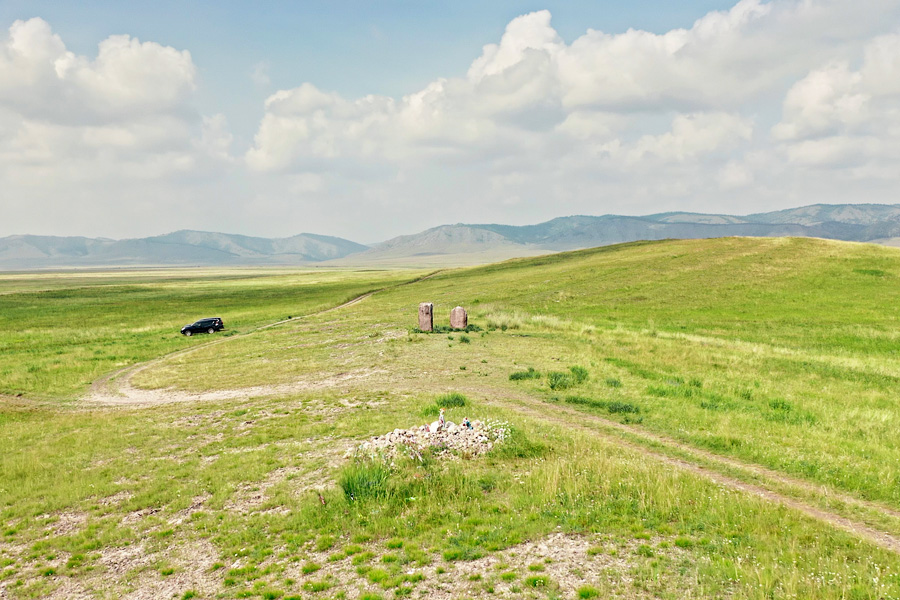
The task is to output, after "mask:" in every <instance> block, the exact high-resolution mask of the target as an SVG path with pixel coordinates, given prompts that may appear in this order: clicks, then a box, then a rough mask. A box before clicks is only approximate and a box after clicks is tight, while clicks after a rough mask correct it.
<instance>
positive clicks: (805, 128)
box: [0, 0, 900, 241]
mask: <svg viewBox="0 0 900 600" xmlns="http://www.w3.org/2000/svg"><path fill="white" fill-rule="evenodd" d="M263 64H264V63H260V65H263ZM241 77H242V79H243V80H244V81H246V78H247V75H246V74H242V75H241ZM263 77H264V79H265V81H264V82H265V83H268V75H267V74H266V73H265V70H264V69H263V68H259V69H257V70H256V71H255V72H254V74H253V78H254V81H257V83H263ZM198 85H200V84H199V83H198V78H197V67H196V66H195V65H194V63H193V61H192V58H191V55H190V53H189V52H188V51H186V50H176V49H173V48H169V47H164V46H161V45H159V44H156V43H153V42H141V41H139V40H137V39H134V38H131V37H129V36H113V37H110V38H108V39H106V40H104V41H102V42H101V43H100V44H99V46H98V52H97V56H96V57H94V58H88V57H84V56H76V55H74V54H73V53H72V52H70V51H68V50H66V47H65V45H64V43H63V41H62V40H61V39H60V38H59V37H58V36H57V35H55V34H54V33H53V32H52V30H51V28H50V26H49V25H48V24H47V23H45V22H44V21H42V20H40V19H32V20H30V21H25V22H21V21H19V22H16V23H14V24H13V25H12V27H11V28H10V29H9V33H8V36H7V38H6V39H5V40H3V39H0V184H4V187H5V188H6V189H7V190H8V191H7V192H6V194H7V195H6V197H5V198H4V200H3V203H4V212H6V211H9V210H10V208H9V207H12V208H13V209H14V210H18V211H23V214H26V213H27V207H26V204H27V205H29V206H31V205H34V206H42V207H43V209H44V211H45V212H46V210H47V208H48V207H49V206H51V205H52V206H53V210H60V211H62V214H67V213H66V210H68V211H69V213H71V218H72V219H73V220H74V221H76V222H77V221H78V220H79V219H80V220H81V221H85V215H88V216H89V217H90V219H97V218H101V217H102V216H103V214H104V212H106V213H111V214H109V215H107V216H108V217H109V218H107V219H105V221H104V222H108V223H110V224H113V223H116V222H119V221H118V219H121V218H122V215H123V213H127V212H128V211H135V214H136V215H138V216H139V217H140V218H141V219H146V221H144V223H145V226H143V227H144V228H141V227H136V226H133V227H131V229H130V230H129V233H133V234H135V235H137V234H146V233H157V232H159V231H160V230H163V231H165V230H170V229H174V228H177V227H178V226H179V225H178V224H177V223H178V219H177V218H176V217H175V216H173V215H178V214H179V213H185V214H187V215H188V216H190V217H191V218H197V217H200V216H202V215H203V214H208V213H213V214H216V215H219V216H218V217H216V218H214V219H212V220H211V222H210V224H209V225H203V224H202V223H201V224H199V225H193V224H192V225H190V226H192V227H195V228H207V229H212V228H219V229H227V228H229V225H231V227H230V230H233V231H241V232H243V231H247V232H248V233H249V232H252V233H258V234H268V235H281V234H290V233H296V232H299V231H310V230H312V231H319V232H322V233H331V234H336V235H345V236H348V237H352V238H355V239H357V240H360V241H375V240H379V239H384V238H386V237H389V236H392V235H396V234H400V233H410V232H412V231H416V230H418V229H422V228H424V227H428V226H431V225H435V224H439V223H445V222H454V221H466V222H486V221H500V222H509V223H527V222H535V221H538V220H543V219H547V218H552V217H554V216H560V215H564V214H577V213H588V214H602V213H606V212H618V213H630V214H635V213H646V212H656V211H665V210H701V211H721V212H730V213H749V212H754V211H757V210H768V209H773V208H780V207H787V206H796V205H799V204H807V203H815V202H886V203H894V202H897V201H898V199H897V197H896V189H897V185H898V184H900V169H897V168H896V164H897V159H898V158H900V108H898V107H900V102H898V100H900V1H896V0H895V1H887V0H864V1H862V2H857V3H852V6H851V3H847V2H843V1H832V0H819V1H816V0H802V1H793V0H772V1H771V2H762V1H761V0H741V1H740V2H738V3H737V4H736V5H735V6H734V7H733V8H732V9H730V10H728V11H723V12H712V13H709V14H707V15H705V16H703V17H701V18H700V19H698V20H697V21H696V22H695V23H694V24H693V26H692V27H690V28H686V29H673V30H671V31H668V32H665V33H662V34H655V33H649V32H645V31H638V30H628V31H626V32H622V33H604V32H602V31H597V30H592V29H588V30H587V31H586V33H584V34H583V35H582V36H580V37H578V38H577V39H574V40H572V41H571V42H566V41H565V40H563V39H562V38H561V36H560V35H559V34H558V33H557V31H556V30H555V29H554V28H553V25H552V21H551V15H550V13H549V12H548V11H537V12H533V13H529V14H525V15H522V16H520V17H518V18H516V19H514V20H513V21H511V22H510V23H509V24H508V25H507V27H506V30H505V33H504V34H503V36H502V38H501V39H500V40H498V41H497V42H496V43H492V44H488V45H486V46H484V47H483V48H482V50H481V53H480V55H478V56H477V57H476V58H475V59H474V60H473V61H472V62H471V64H470V65H469V66H468V69H467V71H466V74H465V76H463V77H457V78H435V79H434V80H433V81H431V82H430V83H429V84H428V85H427V86H425V87H424V88H423V89H421V90H418V91H414V92H411V93H409V94H407V95H405V96H403V97H400V98H393V97H386V96H378V95H368V96H364V97H359V98H347V97H344V96H342V95H341V94H338V93H335V92H331V91H328V90H323V89H319V88H318V87H317V86H316V85H315V84H314V83H312V82H303V83H299V85H297V87H294V88H291V89H283V90H279V91H277V92H275V93H274V94H272V95H270V96H269V97H268V98H267V99H266V100H265V103H264V105H263V107H262V116H261V119H260V123H259V127H258V130H257V132H256V135H255V137H254V139H253V141H252V143H251V144H250V146H249V147H247V148H234V143H233V141H232V137H231V135H230V133H229V130H228V125H227V122H226V120H225V118H224V117H223V116H222V115H202V114H200V112H199V111H198V110H197V109H196V108H195V107H194V102H195V95H196V93H197V88H198ZM236 85H242V82H236ZM13 195H15V198H13ZM17 199H21V200H20V201H21V202H22V204H19V205H16V202H17ZM76 214H77V215H80V216H76ZM98 215H99V216H98ZM273 216H274V217H276V218H275V219H273V218H272V217H273ZM15 221H16V219H15V218H13V219H12V222H15ZM20 221H21V222H22V223H27V220H20ZM88 222H90V220H89V219H88ZM241 225H243V227H244V229H240V226H241ZM7 227H8V225H7ZM0 233H3V232H0ZM6 233H12V232H11V231H8V232H6ZM85 233H89V232H85Z"/></svg>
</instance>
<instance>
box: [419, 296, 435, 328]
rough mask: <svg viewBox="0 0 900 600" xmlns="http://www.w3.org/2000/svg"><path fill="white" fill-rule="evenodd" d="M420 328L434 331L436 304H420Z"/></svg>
mask: <svg viewBox="0 0 900 600" xmlns="http://www.w3.org/2000/svg"><path fill="white" fill-rule="evenodd" d="M419 329H421V330H422V331H434V304H432V303H431V302H423V303H422V304H420V305H419Z"/></svg>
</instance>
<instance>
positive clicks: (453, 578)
mask: <svg viewBox="0 0 900 600" xmlns="http://www.w3.org/2000/svg"><path fill="white" fill-rule="evenodd" d="M649 543H652V542H649V541H648V542H646V543H645V542H643V541H641V540H632V541H628V542H619V543H615V544H614V543H612V542H609V541H604V540H602V539H601V538H599V537H597V536H584V535H573V534H563V533H555V534H551V535H549V536H547V537H545V538H542V539H540V540H537V541H529V542H525V543H522V544H517V545H515V546H512V547H510V548H507V549H506V550H502V551H499V552H495V553H492V554H489V555H487V556H485V557H482V558H479V559H477V560H472V561H457V562H446V561H444V560H443V559H442V558H441V557H440V556H435V555H432V556H431V559H432V560H431V563H430V564H429V565H427V566H425V567H421V568H417V567H416V566H414V565H413V564H412V563H410V565H408V568H404V569H403V570H402V571H401V574H400V576H403V575H406V576H407V577H408V580H409V581H408V582H406V583H402V584H400V587H398V588H397V590H398V592H397V593H398V594H399V593H400V592H399V590H400V588H409V589H410V591H409V595H410V596H411V597H417V598H429V599H435V600H451V599H455V598H531V597H535V598H545V597H546V596H547V593H548V592H549V591H550V590H555V591H557V592H558V593H559V595H560V597H563V598H571V597H572V596H573V595H574V594H575V593H576V591H577V590H578V589H579V588H581V587H584V586H590V587H593V588H595V589H597V590H599V591H601V593H602V594H604V595H603V596H602V597H606V598H655V597H656V594H654V593H653V592H652V591H651V590H646V589H643V588H641V587H640V586H636V585H635V577H634V574H633V573H634V571H635V569H637V568H638V567H639V566H640V565H641V564H642V562H643V561H645V560H647V559H646V558H645V557H644V556H641V555H640V552H639V548H641V547H642V546H645V545H646V544H649ZM647 547H649V546H647ZM368 550H369V551H370V552H372V553H374V554H375V556H373V557H372V559H371V560H370V561H368V562H366V563H365V564H366V565H367V566H369V567H371V570H369V569H366V568H365V567H364V568H362V569H360V568H359V565H358V564H354V563H359V561H358V560H356V561H354V557H357V556H359V555H358V554H354V555H352V556H348V557H346V558H342V559H340V560H337V561H335V560H331V561H329V553H328V552H321V553H311V554H310V555H309V557H308V558H309V561H308V563H315V564H317V565H321V568H320V569H318V570H316V571H315V572H314V573H310V574H305V573H304V572H303V571H304V567H303V565H297V566H292V567H290V568H289V569H288V570H287V571H286V572H285V574H284V575H285V576H286V577H288V578H291V579H294V580H296V581H297V582H298V583H297V585H298V587H301V588H302V587H303V586H304V585H311V584H313V583H316V582H327V583H328V584H330V588H329V589H328V592H329V594H331V595H334V594H338V593H343V594H345V596H343V597H346V598H348V599H354V598H360V597H361V596H363V595H364V594H367V593H368V594H380V595H382V596H384V597H389V596H392V595H393V594H392V593H391V591H390V590H389V589H388V590H386V589H384V587H383V586H382V585H379V584H378V583H373V581H372V580H371V578H370V577H369V573H372V572H373V571H374V570H376V569H382V568H384V567H385V564H384V561H382V560H379V559H380V558H381V557H383V556H385V555H390V554H392V552H384V553H383V554H382V555H381V557H380V556H379V555H378V552H379V550H382V549H380V548H377V547H374V546H371V547H370V548H368ZM396 552H398V553H402V550H397V551H396ZM682 555H683V551H682V550H681V549H679V548H674V547H665V548H664V549H661V546H658V545H657V548H656V549H654V557H655V559H656V560H667V561H673V560H677V559H679V558H681V557H682ZM308 563H307V564H308ZM673 571H674V569H673ZM678 579H679V576H675V575H673V576H672V581H669V582H668V583H669V584H670V585H679V586H682V587H680V588H679V589H682V590H684V591H685V593H686V596H685V597H687V596H688V595H689V590H690V583H689V582H688V581H680V580H679V581H676V580H678Z"/></svg>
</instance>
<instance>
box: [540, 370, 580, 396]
mask: <svg viewBox="0 0 900 600" xmlns="http://www.w3.org/2000/svg"><path fill="white" fill-rule="evenodd" d="M547 385H549V386H550V389H551V390H559V391H561V390H567V389H569V388H570V387H572V386H574V385H575V378H574V377H572V375H570V374H569V373H563V372H561V371H550V372H549V373H547Z"/></svg>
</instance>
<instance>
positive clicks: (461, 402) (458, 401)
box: [435, 392, 467, 408]
mask: <svg viewBox="0 0 900 600" xmlns="http://www.w3.org/2000/svg"><path fill="white" fill-rule="evenodd" d="M466 403H467V400H466V397H465V396H463V395H462V394H460V393H459V392H450V393H448V394H443V395H441V396H438V397H437V399H436V400H435V404H437V406H438V407H439V408H458V407H462V406H465V405H466Z"/></svg>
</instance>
